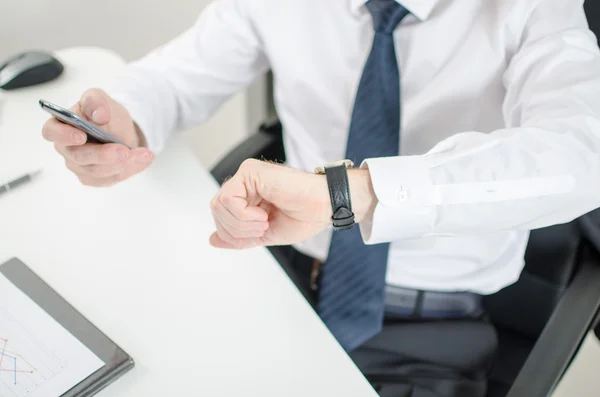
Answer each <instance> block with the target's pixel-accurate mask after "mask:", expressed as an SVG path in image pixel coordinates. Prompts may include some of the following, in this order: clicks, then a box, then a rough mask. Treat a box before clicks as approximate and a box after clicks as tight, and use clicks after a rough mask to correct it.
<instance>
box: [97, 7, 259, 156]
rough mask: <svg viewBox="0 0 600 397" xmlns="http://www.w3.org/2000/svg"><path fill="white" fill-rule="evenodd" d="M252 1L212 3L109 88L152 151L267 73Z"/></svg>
mask: <svg viewBox="0 0 600 397" xmlns="http://www.w3.org/2000/svg"><path fill="white" fill-rule="evenodd" d="M248 3H249V2H247V1H244V0H216V1H214V2H211V3H210V4H209V5H208V6H207V7H206V8H205V9H204V10H203V12H202V14H201V15H200V17H199V18H198V19H197V21H196V23H195V24H194V25H193V26H192V27H191V28H189V29H188V30H186V31H185V32H183V33H182V34H181V35H180V36H178V37H176V38H175V39H173V40H172V41H170V42H168V43H166V44H164V45H162V46H161V47H159V48H157V49H156V50H153V51H152V52H150V53H149V54H147V55H146V56H144V57H143V58H141V59H138V60H136V61H134V62H132V63H130V64H129V65H128V66H127V67H126V69H125V71H124V72H123V73H122V74H121V75H119V76H118V77H117V78H116V79H115V80H114V81H113V82H112V84H111V85H110V86H109V87H108V88H107V91H108V94H109V95H111V96H112V97H113V98H114V99H116V100H117V101H118V102H120V103H121V104H123V106H124V107H125V108H126V109H127V110H128V111H129V113H130V114H131V116H132V118H133V120H134V121H135V122H136V123H137V124H138V126H139V127H140V129H141V130H142V131H143V133H144V135H145V137H146V139H147V141H148V146H149V147H150V149H151V150H153V151H155V152H160V151H161V150H162V149H163V147H164V144H165V142H166V141H167V140H168V138H169V136H170V135H171V134H172V133H173V132H175V131H179V130H182V129H184V128H187V127H188V126H191V125H194V124H198V123H200V122H202V121H204V120H206V119H208V118H209V117H210V116H211V115H212V114H213V113H214V112H215V111H216V110H217V108H218V107H219V106H220V105H221V104H223V103H224V102H225V101H226V100H227V99H229V98H230V97H231V96H232V95H233V94H235V93H236V92H237V91H239V90H241V89H243V88H245V87H246V86H248V85H249V84H250V83H251V82H252V81H253V80H254V79H255V78H256V77H257V76H259V75H261V74H262V73H264V72H265V71H266V70H267V69H268V62H267V59H266V56H265V55H264V53H263V46H262V44H261V41H260V37H259V35H258V34H257V31H256V29H255V26H254V25H253V21H252V18H251V16H250V14H251V10H250V6H249V5H248ZM157 28H158V27H157Z"/></svg>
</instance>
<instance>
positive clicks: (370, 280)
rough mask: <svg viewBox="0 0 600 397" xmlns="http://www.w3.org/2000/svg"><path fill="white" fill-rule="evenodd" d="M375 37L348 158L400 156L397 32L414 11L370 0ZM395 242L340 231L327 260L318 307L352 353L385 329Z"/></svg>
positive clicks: (384, 0) (356, 231) (360, 89)
mask: <svg viewBox="0 0 600 397" xmlns="http://www.w3.org/2000/svg"><path fill="white" fill-rule="evenodd" d="M367 8H368V10H369V12H370V13H371V16H372V19H373V27H374V29H375V38H374V40H373V46H372V48H371V53H370V54H369V57H368V59H367V62H366V64H365V67H364V70H363V74H362V77H361V80H360V84H359V86H358V92H357V94H356V99H355V102H354V110H353V113H352V120H351V123H350V132H349V136H348V145H347V149H346V158H348V159H351V160H353V161H354V163H355V164H357V165H359V164H360V163H361V162H362V161H363V160H364V159H365V158H372V157H388V156H397V155H398V151H399V147H400V142H399V140H400V137H399V134H400V78H399V74H398V63H397V61H396V53H395V47H394V38H393V36H392V33H393V32H394V29H395V28H396V26H397V25H398V23H400V21H401V20H402V18H404V17H405V16H406V15H407V14H408V11H407V10H406V9H404V8H403V7H402V6H401V5H400V4H398V3H397V2H396V1H395V0H369V1H368V2H367ZM388 249H389V244H387V243H386V244H377V245H369V246H367V245H365V244H364V243H363V240H362V237H361V235H360V229H359V227H358V226H355V227H354V228H352V229H351V230H345V231H339V232H334V235H333V238H332V241H331V247H330V249H329V255H328V259H327V261H326V262H325V263H324V264H323V268H322V278H321V285H320V294H319V302H318V305H317V311H318V313H319V315H320V316H321V319H322V320H323V321H324V322H325V324H326V325H327V326H328V328H329V330H330V331H331V332H332V333H333V335H334V336H335V337H336V338H337V340H338V342H339V343H340V344H341V345H342V346H343V347H344V348H345V349H346V350H347V351H351V350H353V349H355V348H356V347H358V346H359V345H361V344H362V343H363V342H365V341H367V340H368V339H370V338H371V337H373V336H374V335H375V334H377V333H378V332H379V331H380V330H381V326H382V322H383V311H384V303H385V302H384V294H385V273H386V267H387V257H388Z"/></svg>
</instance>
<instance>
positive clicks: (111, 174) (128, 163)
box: [42, 89, 154, 187]
mask: <svg viewBox="0 0 600 397" xmlns="http://www.w3.org/2000/svg"><path fill="white" fill-rule="evenodd" d="M71 111H72V112H74V113H76V114H77V115H79V116H83V117H84V118H85V119H87V120H88V121H90V122H92V123H94V124H95V125H97V126H98V127H100V128H101V129H103V130H104V131H106V132H108V133H109V134H110V135H112V136H114V137H115V138H118V139H119V140H121V141H122V142H124V143H125V144H127V145H129V146H130V147H131V148H132V149H131V150H130V149H128V148H126V147H125V146H123V145H119V144H114V143H108V144H100V143H91V142H87V135H86V134H85V133H84V132H82V131H80V130H78V129H76V128H74V127H71V126H69V125H67V124H64V123H61V122H60V121H58V120H56V119H55V118H51V119H50V120H48V121H47V122H46V123H45V124H44V126H43V128H42V135H43V136H44V138H45V139H46V140H48V141H50V142H53V143H54V147H55V149H56V151H57V152H58V153H60V154H61V155H62V156H63V157H64V158H65V163H66V166H67V167H68V168H69V169H70V170H71V171H73V172H74V173H75V174H76V175H77V177H78V178H79V180H80V181H81V183H83V184H84V185H88V186H98V187H100V186H111V185H113V184H115V183H117V182H120V181H123V180H125V179H127V178H129V177H131V176H133V175H135V174H137V173H138V172H141V171H143V170H144V169H146V168H147V167H148V166H149V165H150V163H151V162H152V160H153V159H154V154H153V153H152V152H151V151H150V150H148V149H147V148H145V147H144V146H145V140H144V135H143V133H142V132H141V131H140V130H139V128H137V126H136V125H135V123H134V122H133V120H132V119H131V116H130V115H129V113H128V112H127V110H126V109H125V108H124V107H123V106H122V105H121V104H119V103H118V102H116V101H115V100H114V99H112V98H111V97H109V96H108V95H107V94H106V93H105V92H104V91H102V90H99V89H91V90H88V91H86V92H85V93H84V94H83V96H82V97H81V99H80V100H79V102H77V103H76V104H75V105H74V106H73V107H72V108H71Z"/></svg>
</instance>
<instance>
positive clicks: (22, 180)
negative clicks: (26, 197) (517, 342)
mask: <svg viewBox="0 0 600 397" xmlns="http://www.w3.org/2000/svg"><path fill="white" fill-rule="evenodd" d="M40 173H41V171H39V170H38V171H35V172H32V173H31V174H25V175H23V176H21V177H19V178H17V179H15V180H12V181H10V182H8V183H5V184H4V185H0V195H2V194H4V193H7V192H8V191H10V190H12V189H15V188H17V187H18V186H21V185H24V184H25V183H27V182H30V181H31V180H32V179H33V178H35V177H36V176H38V175H39V174H40Z"/></svg>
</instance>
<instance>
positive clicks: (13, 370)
mask: <svg viewBox="0 0 600 397" xmlns="http://www.w3.org/2000/svg"><path fill="white" fill-rule="evenodd" d="M0 340H2V341H4V346H3V348H2V353H0V372H11V373H12V374H13V381H14V384H15V385H16V384H17V374H18V373H25V374H32V373H34V372H35V368H34V367H33V366H32V365H31V364H29V363H28V362H27V360H25V359H24V358H23V356H21V355H20V354H17V353H13V354H14V356H11V355H10V354H7V353H6V352H7V350H6V346H7V345H8V339H4V338H0ZM11 353H12V352H11ZM4 357H6V358H9V359H12V360H13V369H6V368H2V361H3V360H4ZM17 357H18V358H20V359H21V360H23V361H24V362H25V364H27V365H28V366H29V367H30V368H31V370H29V371H27V370H18V369H17Z"/></svg>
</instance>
